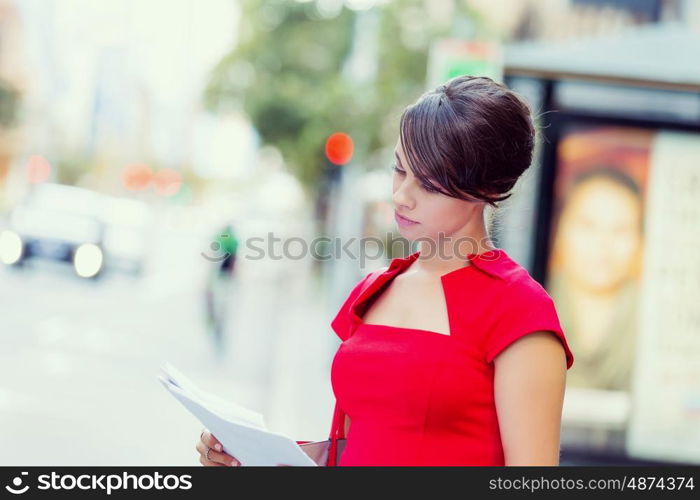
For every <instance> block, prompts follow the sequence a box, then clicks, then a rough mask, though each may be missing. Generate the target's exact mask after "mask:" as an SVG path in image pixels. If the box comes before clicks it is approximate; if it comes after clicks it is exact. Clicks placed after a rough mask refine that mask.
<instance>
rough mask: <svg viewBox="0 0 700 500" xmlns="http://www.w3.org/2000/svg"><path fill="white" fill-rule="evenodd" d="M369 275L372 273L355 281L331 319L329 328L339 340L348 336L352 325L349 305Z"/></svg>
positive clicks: (360, 290) (358, 293)
mask: <svg viewBox="0 0 700 500" xmlns="http://www.w3.org/2000/svg"><path fill="white" fill-rule="evenodd" d="M371 275H372V273H369V274H367V275H366V276H365V277H364V278H362V279H361V280H360V281H359V282H357V284H356V285H355V286H354V287H353V288H352V290H350V293H349V294H348V296H347V298H346V299H345V302H343V305H341V306H340V309H339V310H338V312H337V313H336V315H335V318H333V320H332V321H331V328H333V331H334V332H335V333H336V335H338V337H339V338H340V340H347V339H348V337H350V327H351V326H352V321H351V314H350V313H351V311H350V307H351V306H352V304H353V302H355V299H357V297H358V296H359V295H360V293H361V292H362V290H363V288H364V286H365V284H366V283H367V281H368V278H369V277H370V276H371Z"/></svg>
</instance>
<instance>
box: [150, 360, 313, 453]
mask: <svg viewBox="0 0 700 500" xmlns="http://www.w3.org/2000/svg"><path fill="white" fill-rule="evenodd" d="M158 380H160V382H161V383H162V384H163V386H164V387H165V388H166V389H167V390H168V391H169V392H170V394H172V395H173V396H175V399H177V400H178V401H180V403H182V405H183V406H184V407H185V408H187V409H188V410H189V411H190V413H192V414H193V415H194V416H195V417H197V418H198V419H199V421H200V422H201V423H202V424H203V425H204V427H206V428H207V429H208V430H209V431H210V432H211V433H212V434H213V435H214V436H215V437H216V439H218V440H219V442H220V443H221V445H222V446H223V448H224V452H226V453H228V454H229V455H231V456H234V457H236V458H237V459H238V461H239V462H240V463H241V465H244V466H275V465H279V464H285V465H296V466H316V465H317V464H316V462H314V461H313V460H312V459H311V458H310V457H309V456H308V455H307V454H306V453H305V452H304V451H303V450H302V449H301V448H300V447H299V445H298V444H297V443H296V441H295V440H293V439H291V438H289V437H287V436H284V435H282V434H278V433H275V432H271V431H269V430H267V428H266V427H265V422H264V419H263V416H262V415H260V414H259V413H257V412H255V411H253V410H250V409H248V408H245V407H243V406H240V405H238V404H236V403H233V402H231V401H226V400H224V399H222V398H220V397H218V396H215V395H213V394H209V393H207V392H204V391H202V390H201V389H199V388H198V387H197V386H196V385H195V384H194V383H192V381H190V380H189V379H188V378H187V377H185V376H184V375H183V374H182V373H181V372H180V371H179V370H177V369H176V368H175V367H174V366H172V365H171V364H170V363H165V364H164V365H163V366H162V367H161V374H160V375H158Z"/></svg>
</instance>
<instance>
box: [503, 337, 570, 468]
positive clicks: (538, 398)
mask: <svg viewBox="0 0 700 500" xmlns="http://www.w3.org/2000/svg"><path fill="white" fill-rule="evenodd" d="M494 364H495V375H494V393H495V394H494V397H495V401H496V411H497V413H498V424H499V427H500V431H501V443H502V444H503V452H504V457H505V464H506V465H507V466H508V465H559V444H560V434H561V412H562V407H563V404H564V389H565V385H566V356H565V353H564V349H563V347H562V345H561V342H560V341H559V339H558V338H557V337H556V336H555V335H554V334H553V333H551V332H533V333H530V334H527V335H525V336H523V337H521V338H520V339H518V340H516V341H515V342H513V343H512V344H511V345H509V346H508V347H507V348H506V349H504V350H503V351H502V352H501V353H500V354H499V355H498V356H497V357H496V358H495V360H494Z"/></svg>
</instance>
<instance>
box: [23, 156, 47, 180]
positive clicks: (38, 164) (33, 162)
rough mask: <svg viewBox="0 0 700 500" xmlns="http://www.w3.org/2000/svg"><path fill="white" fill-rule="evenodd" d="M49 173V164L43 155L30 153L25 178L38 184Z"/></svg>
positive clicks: (45, 178)
mask: <svg viewBox="0 0 700 500" xmlns="http://www.w3.org/2000/svg"><path fill="white" fill-rule="evenodd" d="M49 175H51V164H50V163H49V161H48V160H47V159H46V158H44V157H43V156H39V155H32V156H30V157H29V160H28V161H27V180H28V181H29V182H30V183H32V184H40V183H42V182H45V181H47V180H48V178H49Z"/></svg>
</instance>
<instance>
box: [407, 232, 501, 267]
mask: <svg viewBox="0 0 700 500" xmlns="http://www.w3.org/2000/svg"><path fill="white" fill-rule="evenodd" d="M461 233H462V234H452V235H450V236H449V237H443V238H438V239H437V240H431V241H421V243H420V255H419V258H418V259H417V261H416V262H415V264H414V266H415V269H416V270H418V271H421V272H425V273H427V274H437V275H439V276H442V275H443V274H446V273H449V272H451V271H454V270H456V269H459V268H461V267H466V266H469V265H471V264H470V262H469V259H468V256H469V255H471V254H481V253H484V252H488V251H489V250H493V249H495V248H496V247H495V245H494V244H493V242H492V241H491V238H490V237H489V235H488V232H487V231H486V227H485V226H484V225H483V224H480V225H477V227H475V228H469V230H468V231H467V230H465V231H463V232H461Z"/></svg>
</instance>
